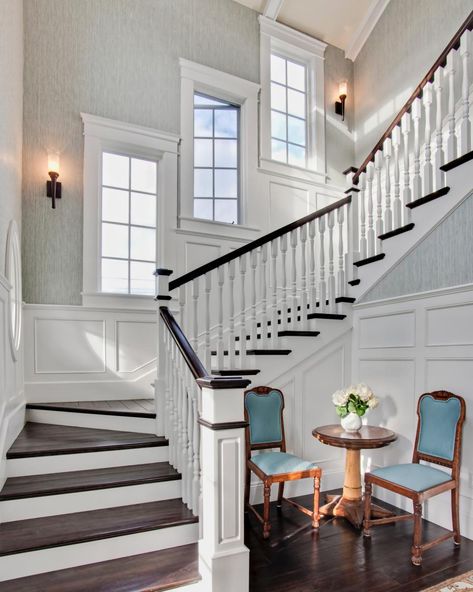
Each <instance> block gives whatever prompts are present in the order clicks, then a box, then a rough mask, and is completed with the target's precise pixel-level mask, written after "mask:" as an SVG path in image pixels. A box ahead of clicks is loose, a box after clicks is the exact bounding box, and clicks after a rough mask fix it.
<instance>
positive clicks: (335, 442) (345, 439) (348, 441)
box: [312, 424, 397, 450]
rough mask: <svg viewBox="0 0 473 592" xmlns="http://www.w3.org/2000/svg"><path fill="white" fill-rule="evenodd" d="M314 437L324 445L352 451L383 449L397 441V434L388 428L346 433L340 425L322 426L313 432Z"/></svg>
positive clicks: (370, 427)
mask: <svg viewBox="0 0 473 592" xmlns="http://www.w3.org/2000/svg"><path fill="white" fill-rule="evenodd" d="M312 435H313V436H314V438H317V440H319V441H320V442H322V443H323V444H328V445H329V446H338V447H339V448H349V449H350V450H361V449H366V448H382V447H383V446H387V445H388V444H391V442H394V440H396V439H397V436H396V434H395V433H394V432H392V431H391V430H388V429H386V428H381V427H378V426H362V427H361V428H360V429H359V431H358V432H346V431H345V430H344V429H343V428H342V426H341V425H340V424H332V425H325V426H320V427H318V428H315V429H314V430H312Z"/></svg>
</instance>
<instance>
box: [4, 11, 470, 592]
mask: <svg viewBox="0 0 473 592" xmlns="http://www.w3.org/2000/svg"><path fill="white" fill-rule="evenodd" d="M472 28H473V14H472V15H470V16H469V18H468V19H467V21H466V22H465V23H464V24H463V25H462V27H461V28H460V30H459V31H458V32H457V34H456V35H455V37H454V38H453V39H452V41H451V42H450V43H449V45H448V46H447V48H446V49H445V51H444V52H443V53H442V55H441V56H440V58H439V59H438V60H437V61H436V63H435V64H434V65H433V67H432V68H431V69H430V70H429V72H428V73H427V74H426V76H425V77H424V79H423V80H422V81H421V83H420V84H419V86H418V87H417V88H416V89H415V91H414V93H413V94H412V96H411V97H410V99H409V100H408V101H407V103H406V104H405V106H404V107H403V109H402V110H401V112H400V113H399V114H398V116H397V117H396V118H395V119H394V121H393V122H392V124H391V125H390V126H389V128H388V129H387V130H386V133H385V134H384V135H383V137H382V138H381V139H380V141H379V142H378V143H377V145H376V146H375V148H374V149H373V151H372V152H371V153H370V154H369V155H368V157H367V158H366V160H365V161H364V163H363V164H362V165H361V167H360V168H358V169H349V170H348V171H346V175H347V179H348V183H347V190H346V192H345V196H344V197H343V198H342V199H340V200H339V201H337V202H335V203H333V204H332V205H330V206H328V207H326V208H324V209H322V210H319V211H317V212H314V213H313V214H310V215H309V216H306V217H305V218H302V219H300V220H297V221H295V222H292V223H291V224H288V225H287V226H284V227H283V228H280V229H278V230H275V231H274V232H271V233H270V234H268V235H266V236H263V237H261V238H259V239H257V240H255V241H253V242H251V243H249V244H247V245H245V246H243V247H241V248H239V249H237V250H235V251H232V252H230V253H228V254H226V255H224V256H223V257H221V258H219V259H217V260H215V261H212V262H209V263H208V264H206V265H203V266H202V267H199V268H198V269H195V270H193V271H191V272H189V273H186V274H185V275H183V276H181V277H179V278H176V279H171V276H172V274H171V271H170V270H166V269H158V270H157V271H156V275H157V283H158V295H157V298H156V300H157V303H158V307H159V315H158V372H157V379H156V382H155V391H156V397H155V400H154V399H153V400H142V399H135V400H126V401H101V402H100V401H99V402H97V401H96V402H73V401H72V402H71V401H68V402H63V403H47V402H45V403H36V404H29V405H27V420H28V422H27V423H26V425H25V427H24V429H23V431H22V432H21V433H20V435H19V436H18V438H17V440H16V441H15V442H14V444H13V445H12V447H11V448H10V450H9V451H8V453H7V465H8V479H7V481H6V483H5V486H4V487H3V489H2V491H1V492H0V522H1V524H0V580H1V583H0V590H1V591H2V592H13V591H15V592H19V591H26V590H28V591H29V592H34V591H48V592H54V591H56V590H57V591H61V592H73V591H79V590H90V591H91V592H92V591H94V590H101V591H110V592H111V591H112V590H113V591H114V592H118V591H123V592H131V591H144V590H148V591H151V590H155V591H157V590H167V589H170V588H175V587H179V586H184V587H186V589H189V590H191V589H195V590H205V591H209V592H210V591H215V592H219V591H220V590H223V589H224V588H225V591H226V592H233V591H234V592H242V591H244V590H247V589H248V576H247V573H248V552H247V549H246V547H245V546H244V543H243V508H242V499H243V491H242V482H243V478H242V477H243V470H244V469H243V467H244V456H245V455H244V427H245V423H244V417H243V406H242V392H243V390H244V388H245V387H246V386H247V385H248V384H249V383H250V381H253V380H257V381H258V382H261V383H268V382H270V381H272V380H274V379H276V378H277V377H278V376H280V375H282V374H284V372H285V371H287V369H288V368H290V367H291V366H293V365H295V364H296V363H298V362H299V361H301V360H303V359H306V358H307V357H309V356H312V355H314V354H315V353H316V352H317V351H319V350H321V349H322V348H324V347H326V346H327V344H329V343H330V342H331V341H333V340H334V339H336V338H337V337H339V336H340V335H341V334H342V333H344V332H346V331H349V330H350V329H351V307H352V304H353V303H354V302H355V301H356V300H357V299H360V298H361V297H362V296H363V294H365V293H366V292H367V290H369V289H370V288H371V287H372V286H373V285H374V284H375V283H376V282H378V281H379V280H380V279H381V278H382V277H383V276H384V275H385V274H386V273H388V271H389V270H390V269H392V267H393V266H394V265H395V264H396V263H397V262H398V261H399V260H400V259H402V258H403V257H404V256H405V255H406V254H407V253H408V252H409V251H411V250H412V249H413V248H414V247H415V246H416V245H417V244H418V243H419V242H420V241H421V240H422V239H423V238H424V237H425V236H426V235H427V234H428V233H429V232H431V231H432V229H433V228H435V226H436V225H438V224H439V223H440V222H441V221H442V220H443V219H444V218H445V217H446V216H448V215H449V213H450V212H451V211H452V210H453V209H455V208H456V207H458V206H459V205H460V204H461V202H462V201H464V200H465V199H467V198H468V197H469V196H470V195H471V193H472V183H471V179H472V178H473V152H472V151H471V141H472V133H471V115H470V111H471V105H472V102H471V99H470V97H471V93H472V86H471V84H470V71H471V65H472V58H471V36H472V34H471V29H472ZM176 317H178V319H179V322H178V321H177V320H176ZM187 336H189V338H188V337H187ZM255 377H256V378H255ZM199 529H200V532H199ZM199 539H200V542H199V546H198V545H197V541H198V540H199ZM234 576H238V577H234Z"/></svg>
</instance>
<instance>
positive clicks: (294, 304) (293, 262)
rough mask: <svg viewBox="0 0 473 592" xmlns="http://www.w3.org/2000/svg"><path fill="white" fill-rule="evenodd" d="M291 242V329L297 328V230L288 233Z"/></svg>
mask: <svg viewBox="0 0 473 592" xmlns="http://www.w3.org/2000/svg"><path fill="white" fill-rule="evenodd" d="M290 241H291V320H292V328H293V329H296V327H297V315H298V312H297V251H296V249H297V230H292V231H291V233H290Z"/></svg>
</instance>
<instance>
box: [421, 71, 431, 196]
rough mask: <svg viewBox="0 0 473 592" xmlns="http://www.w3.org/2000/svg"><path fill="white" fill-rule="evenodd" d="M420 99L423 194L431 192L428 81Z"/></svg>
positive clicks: (429, 93)
mask: <svg viewBox="0 0 473 592" xmlns="http://www.w3.org/2000/svg"><path fill="white" fill-rule="evenodd" d="M422 101H423V103H424V115H425V128H424V129H425V133H424V154H425V157H424V170H423V177H424V193H423V194H424V195H429V193H432V191H433V189H432V185H433V183H432V163H431V141H432V128H431V125H430V106H431V105H432V85H431V83H430V82H428V83H427V84H426V85H425V86H424V91H423V94H422Z"/></svg>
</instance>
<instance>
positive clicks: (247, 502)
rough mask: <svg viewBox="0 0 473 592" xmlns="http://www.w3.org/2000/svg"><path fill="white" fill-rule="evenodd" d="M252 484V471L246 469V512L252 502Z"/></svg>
mask: <svg viewBox="0 0 473 592" xmlns="http://www.w3.org/2000/svg"><path fill="white" fill-rule="evenodd" d="M250 485H251V471H250V469H246V475H245V508H244V509H245V512H248V504H249V503H250Z"/></svg>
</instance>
